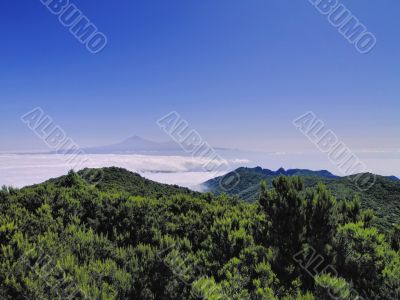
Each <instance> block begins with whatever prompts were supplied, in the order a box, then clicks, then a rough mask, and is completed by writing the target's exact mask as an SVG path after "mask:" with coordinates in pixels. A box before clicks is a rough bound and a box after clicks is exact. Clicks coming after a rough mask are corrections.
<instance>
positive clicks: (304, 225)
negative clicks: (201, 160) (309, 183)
mask: <svg viewBox="0 0 400 300" xmlns="http://www.w3.org/2000/svg"><path fill="white" fill-rule="evenodd" d="M79 174H82V175H84V176H80V175H79ZM79 174H77V173H74V172H70V173H69V174H68V175H66V176H62V177H60V178H55V179H52V180H49V181H47V182H45V183H42V184H38V185H35V186H31V187H26V188H23V189H14V188H7V187H3V188H2V189H0V299H2V300H3V299H4V300H23V299H24V300H25V299H32V300H33V299H34V300H36V299H57V300H64V299H90V300H94V299H96V300H97V299H101V300H114V299H144V300H158V299H163V300H164V299H165V300H169V299H171V300H172V299H174V300H175V299H176V300H178V299H179V300H180V299H188V300H196V299H212V300H216V299H221V300H225V299H227V300H253V299H255V300H265V299H268V300H278V299H284V300H291V299H300V300H320V299H323V300H324V299H325V300H327V299H332V297H334V298H335V299H346V300H350V299H351V300H352V299H399V297H400V252H399V248H400V225H398V226H397V227H393V228H392V229H393V230H391V231H390V232H387V233H385V234H382V233H379V231H378V230H377V229H376V228H375V227H374V225H373V214H372V213H371V211H363V210H361V209H360V203H359V200H357V199H349V200H347V201H341V200H338V199H336V198H335V197H334V196H332V194H331V193H330V192H329V190H327V189H326V187H325V186H324V185H322V184H320V185H318V186H316V187H314V188H311V189H307V190H306V189H305V188H304V184H303V181H302V179H301V178H300V177H297V176H291V177H285V176H280V177H278V178H276V179H275V180H274V181H273V182H272V183H271V185H267V184H263V185H262V188H261V192H260V195H259V199H258V201H256V202H254V203H248V202H244V201H241V200H240V199H238V197H230V196H228V195H219V196H213V195H212V194H210V193H206V194H200V193H195V192H191V191H188V190H187V189H183V188H179V187H176V186H170V185H163V184H159V183H155V182H151V181H148V180H146V179H144V178H142V177H140V176H138V175H136V174H134V173H131V172H128V171H126V170H122V169H118V168H107V169H100V170H89V172H85V171H83V172H80V173H79ZM100 174H101V176H100ZM99 180H100V181H99ZM94 183H96V184H94ZM315 258H317V259H318V261H316V260H315Z"/></svg>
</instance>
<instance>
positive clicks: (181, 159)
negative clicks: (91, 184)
mask: <svg viewBox="0 0 400 300" xmlns="http://www.w3.org/2000/svg"><path fill="white" fill-rule="evenodd" d="M224 154H225V155H221V156H222V157H224V158H226V162H227V165H226V167H225V168H220V170H224V171H225V172H227V171H229V170H233V169H236V168H237V167H240V166H248V167H255V166H261V167H263V168H268V169H271V170H277V169H278V168H280V167H284V168H285V169H290V168H292V169H293V168H304V169H311V170H321V169H325V170H329V171H331V172H332V173H334V174H337V175H344V174H341V173H340V172H339V170H338V169H337V168H336V167H335V166H334V165H333V164H332V163H331V162H330V161H329V160H328V158H327V157H326V155H325V154H324V153H319V152H314V153H300V152H299V153H284V152H275V153H253V154H252V153H246V155H238V153H236V152H235V153H233V154H232V153H224ZM357 154H358V155H359V157H360V159H361V160H362V161H363V162H365V164H366V165H367V167H368V170H369V171H370V172H373V173H375V174H380V175H395V176H397V177H400V151H397V150H396V151H389V152H379V151H377V152H370V151H369V152H363V151H359V152H358V153H357ZM86 156H87V160H86V162H85V163H84V164H82V165H81V166H80V168H84V167H88V168H100V167H111V166H116V167H121V168H125V169H127V170H129V171H132V172H136V173H139V174H140V175H142V176H143V177H146V178H148V179H151V180H155V181H158V182H161V183H168V184H177V185H181V186H185V187H189V188H192V189H196V190H199V189H201V187H200V184H201V183H203V182H205V181H207V180H209V179H211V178H214V177H215V176H219V175H223V173H225V172H221V173H218V172H209V171H207V170H206V169H205V165H208V167H210V164H209V161H208V160H205V159H200V158H193V157H188V156H161V155H158V156H157V155H138V154H88V155H86ZM218 163H219V162H217V161H215V164H218ZM70 169H71V167H70V166H69V165H68V163H67V158H66V157H65V156H64V155H57V154H5V153H3V154H1V153H0V186H1V185H7V186H14V187H23V186H27V185H32V184H36V183H40V182H43V181H45V180H47V179H50V178H54V177H58V176H61V175H65V174H67V172H68V171H69V170H70Z"/></svg>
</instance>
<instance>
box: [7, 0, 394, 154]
mask: <svg viewBox="0 0 400 300" xmlns="http://www.w3.org/2000/svg"><path fill="white" fill-rule="evenodd" d="M71 2H73V3H75V4H76V6H77V7H78V8H79V9H81V10H82V12H83V13H84V14H85V15H86V16H87V17H88V18H89V19H90V20H91V21H92V22H93V23H95V24H96V26H97V27H98V28H99V30H100V31H102V32H104V33H105V34H106V36H107V38H108V44H107V46H106V48H105V49H104V51H102V52H101V53H99V54H96V55H93V54H91V53H90V52H88V51H87V50H86V49H85V47H84V46H83V45H81V44H80V43H79V42H77V40H76V39H75V38H74V36H73V35H72V34H71V33H70V32H69V31H68V29H66V28H65V27H63V26H62V25H61V24H60V23H59V21H58V19H57V17H56V16H54V15H52V14H51V13H50V12H49V11H48V10H47V8H46V7H45V6H43V4H42V3H41V2H40V1H39V0H37V1H3V2H2V3H1V9H0V18H1V22H2V26H1V27H0V36H1V38H2V40H1V46H0V59H1V68H0V99H1V112H2V116H1V118H0V137H1V143H0V151H12V150H22V151H24V150H34V149H41V148H43V147H44V145H43V143H42V142H41V141H40V140H38V138H37V137H36V136H35V135H34V134H33V133H32V132H30V130H29V129H28V128H27V127H26V126H25V125H24V124H23V123H22V122H21V121H20V116H21V115H23V114H24V113H26V112H27V111H29V110H31V109H33V108H34V107H37V106H40V107H41V108H43V109H44V111H45V112H46V113H48V114H49V115H51V116H52V118H53V119H54V121H55V122H56V123H57V124H59V125H61V127H62V128H63V129H64V130H65V131H66V132H67V133H68V135H69V136H70V137H72V138H73V139H74V140H75V141H76V142H77V143H78V144H80V145H82V146H86V145H88V146H90V145H98V144H108V143H112V142H117V141H119V140H121V139H124V138H125V137H128V136H131V135H140V136H143V137H147V138H150V139H156V140H165V139H167V138H168V137H166V136H165V134H164V133H163V131H162V130H160V129H159V128H158V126H157V125H156V120H157V119H159V118H160V117H162V116H163V115H165V114H167V113H168V112H170V111H171V110H175V111H177V112H179V113H180V114H181V115H182V116H183V117H184V118H185V119H186V120H188V121H189V123H190V124H191V126H192V127H193V128H195V129H196V130H197V131H199V132H200V133H201V135H202V136H203V138H204V139H205V140H207V141H208V142H209V143H210V144H212V145H215V146H225V147H238V148H245V149H262V150H271V151H277V150H280V151H285V150H286V151H291V150H292V151H296V149H314V147H313V145H311V144H310V142H309V141H308V140H307V139H306V138H305V137H304V136H302V135H301V134H300V133H299V131H298V130H297V129H296V128H294V126H293V125H292V120H293V119H295V118H296V117H298V116H299V115H301V114H303V113H305V112H306V111H310V110H311V111H313V112H315V113H316V114H317V115H318V117H320V118H321V119H322V120H324V121H325V123H326V124H327V126H328V127H329V128H330V129H332V130H333V131H334V132H335V133H336V134H337V135H338V136H339V137H340V138H341V139H342V140H343V141H344V142H346V143H347V144H348V145H349V146H350V147H353V148H355V149H377V148H378V149H387V148H400V140H399V131H400V118H399V112H400V101H399V95H400V84H399V81H400V60H399V58H400V40H399V33H400V19H399V18H398V11H399V9H400V2H398V1H395V0H390V1H385V2H384V3H385V4H383V2H382V1H349V0H348V1H342V2H343V3H344V4H346V6H347V7H348V8H350V9H351V11H352V13H353V14H354V15H355V16H357V18H359V19H360V20H361V21H362V22H363V23H364V24H365V25H366V26H367V28H368V30H370V31H371V32H373V33H374V34H375V35H376V37H377V41H378V42H377V46H376V48H375V49H374V50H373V51H372V52H371V53H369V54H364V55H362V54H359V53H358V52H357V51H356V50H355V48H354V46H352V45H351V44H349V43H348V42H347V41H346V40H345V39H344V38H343V37H342V36H341V35H340V34H339V33H338V31H337V29H335V28H333V27H332V26H331V25H330V24H329V23H328V21H327V18H326V17H324V16H322V15H321V14H320V13H319V12H318V11H317V10H316V9H315V8H314V7H313V6H312V5H311V4H310V3H309V1H308V0H303V1H280V0H279V1H278V0H275V1H272V0H253V1H244V0H240V1H238V0H230V1H226V0H218V1H216V0H212V1H211V0H210V1H209V0H202V1H192V0H185V1H174V0H170V1H165V0H162V1H161V0H159V1H155V0H146V1H132V0H120V1H113V2H112V1H104V0H97V1H71Z"/></svg>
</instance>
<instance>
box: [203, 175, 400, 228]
mask: <svg viewBox="0 0 400 300" xmlns="http://www.w3.org/2000/svg"><path fill="white" fill-rule="evenodd" d="M235 172H236V173H237V174H239V176H240V180H239V183H238V184H237V185H236V186H234V188H232V189H230V190H228V191H225V190H223V189H222V188H221V185H220V184H219V182H220V180H221V178H222V177H217V178H215V179H211V180H209V181H207V182H205V183H204V184H203V185H204V187H205V189H206V190H207V191H209V192H213V193H215V194H217V195H218V194H221V193H224V192H227V193H228V194H229V195H237V196H239V197H240V198H241V199H244V200H246V201H248V202H255V201H257V199H258V197H259V193H260V190H261V189H260V182H261V181H266V182H267V184H269V185H271V182H272V180H273V179H274V178H276V177H277V176H280V175H281V174H283V175H290V174H293V175H297V176H301V177H302V179H303V181H304V184H305V186H306V187H313V186H315V185H316V184H317V183H318V182H322V183H324V184H325V185H326V186H327V187H328V188H329V189H330V190H331V191H332V192H333V194H334V195H335V196H336V197H337V198H339V199H351V198H353V197H354V196H355V195H357V196H359V197H360V199H361V206H362V208H363V209H368V208H370V209H372V210H373V211H374V213H375V215H376V216H377V218H376V223H377V226H378V227H379V228H383V229H389V228H391V227H392V225H393V224H394V223H398V222H399V220H400V181H398V180H394V179H393V178H388V177H384V176H379V175H376V182H375V184H374V185H372V187H371V188H370V189H368V190H367V191H360V190H359V189H358V188H357V187H356V186H355V185H354V184H353V182H352V181H351V180H349V178H347V177H337V176H334V175H332V174H330V173H329V172H327V171H310V170H288V171H282V169H280V170H278V171H276V172H274V171H270V170H266V169H261V168H260V167H257V168H239V169H237V170H235ZM326 172H327V173H326ZM293 175H292V176H293ZM227 177H228V176H227Z"/></svg>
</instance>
